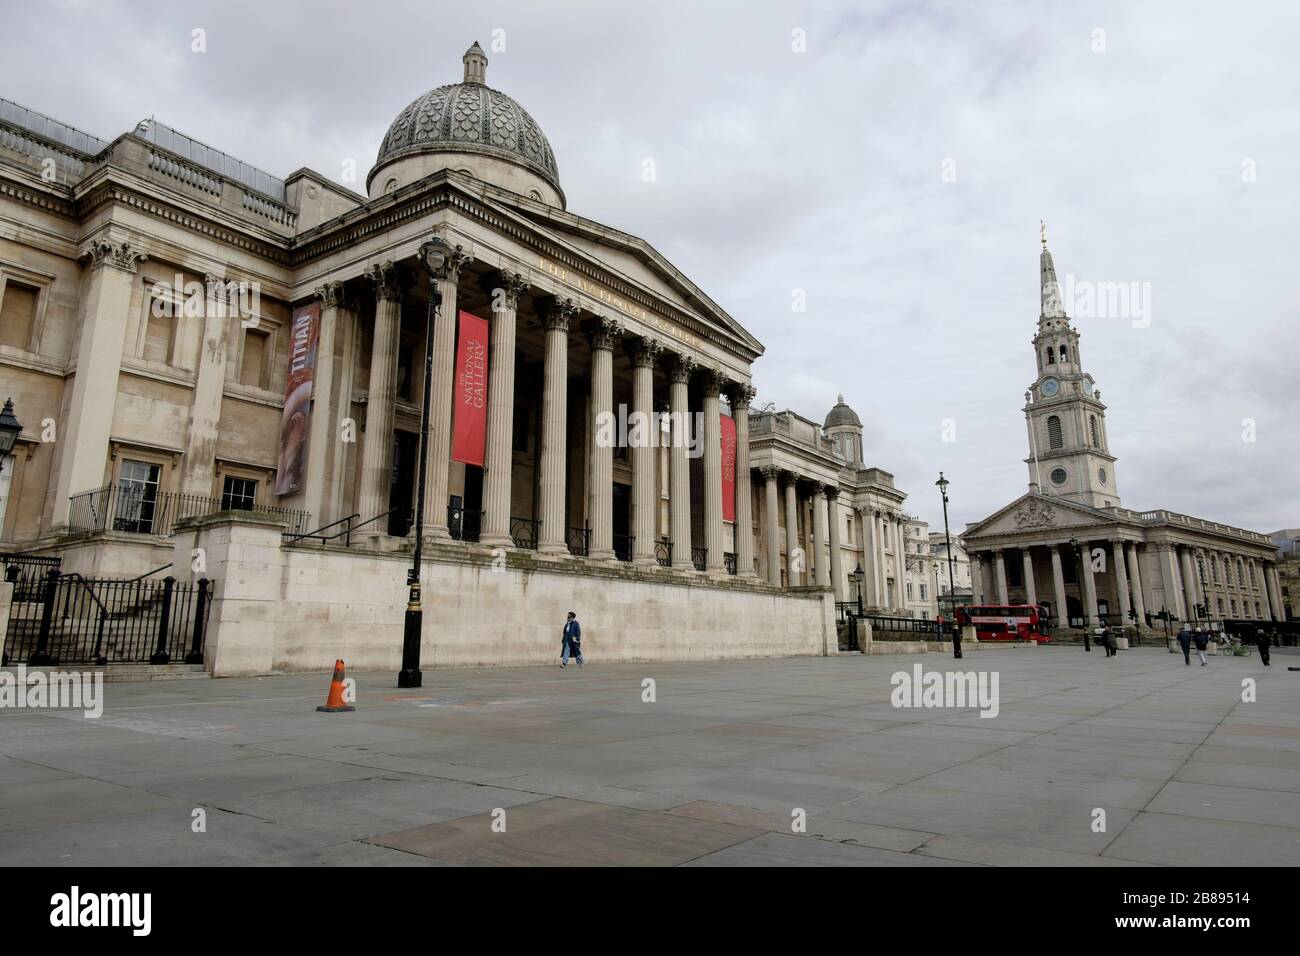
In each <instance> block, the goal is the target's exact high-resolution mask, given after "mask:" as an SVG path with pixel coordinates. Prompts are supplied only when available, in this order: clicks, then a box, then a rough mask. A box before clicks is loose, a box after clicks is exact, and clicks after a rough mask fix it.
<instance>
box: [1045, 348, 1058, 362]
mask: <svg viewBox="0 0 1300 956" xmlns="http://www.w3.org/2000/svg"><path fill="white" fill-rule="evenodd" d="M1047 364H1048V365H1055V364H1056V352H1054V351H1053V350H1052V347H1051V346H1050V345H1049V346H1048V347H1047Z"/></svg>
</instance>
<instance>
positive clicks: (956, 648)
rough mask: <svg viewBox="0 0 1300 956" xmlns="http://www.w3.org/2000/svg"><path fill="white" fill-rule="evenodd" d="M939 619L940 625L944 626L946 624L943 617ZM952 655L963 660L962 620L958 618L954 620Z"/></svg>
mask: <svg viewBox="0 0 1300 956" xmlns="http://www.w3.org/2000/svg"><path fill="white" fill-rule="evenodd" d="M939 621H940V624H939V627H940V628H943V627H944V626H945V624H944V623H943V618H940V619H939ZM952 656H953V657H954V658H956V659H957V660H961V621H958V620H954V621H953V622H952Z"/></svg>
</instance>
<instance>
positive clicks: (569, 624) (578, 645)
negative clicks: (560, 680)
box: [560, 611, 586, 667]
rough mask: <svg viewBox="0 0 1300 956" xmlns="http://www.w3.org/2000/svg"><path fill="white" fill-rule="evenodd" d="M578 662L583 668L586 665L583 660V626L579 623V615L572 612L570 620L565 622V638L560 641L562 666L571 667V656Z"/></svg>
mask: <svg viewBox="0 0 1300 956" xmlns="http://www.w3.org/2000/svg"><path fill="white" fill-rule="evenodd" d="M570 654H572V655H573V659H574V660H576V661H577V662H578V666H579V667H581V666H582V665H583V664H585V663H586V661H584V660H583V659H582V625H581V624H579V623H578V615H576V614H574V613H573V612H572V611H570V612H569V617H568V620H566V621H565V622H564V631H563V636H562V637H561V640H560V666H561V667H568V666H569V655H570Z"/></svg>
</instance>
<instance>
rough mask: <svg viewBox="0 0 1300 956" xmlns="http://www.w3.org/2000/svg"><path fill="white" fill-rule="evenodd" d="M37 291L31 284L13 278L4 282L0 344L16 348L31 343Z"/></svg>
mask: <svg viewBox="0 0 1300 956" xmlns="http://www.w3.org/2000/svg"><path fill="white" fill-rule="evenodd" d="M37 293H38V290H36V289H33V288H32V287H31V286H25V285H19V284H18V283H17V282H14V281H13V280H10V281H9V282H6V283H5V287H4V301H3V302H0V345H12V346H13V347H14V348H16V349H26V348H28V347H29V346H30V345H31V341H32V324H33V323H34V322H35V321H36V296H37Z"/></svg>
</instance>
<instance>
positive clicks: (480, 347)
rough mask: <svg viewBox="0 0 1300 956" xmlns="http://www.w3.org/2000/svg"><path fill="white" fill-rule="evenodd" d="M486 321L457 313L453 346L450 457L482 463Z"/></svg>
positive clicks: (471, 462) (470, 463)
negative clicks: (457, 340)
mask: <svg viewBox="0 0 1300 956" xmlns="http://www.w3.org/2000/svg"><path fill="white" fill-rule="evenodd" d="M487 377H488V324H487V319H480V318H479V317H478V316H477V315H470V314H469V313H468V312H462V313H460V344H459V345H458V346H457V348H456V394H455V397H454V403H455V408H456V416H455V427H454V429H453V431H452V436H451V457H452V460H453V461H463V462H464V463H465V464H467V465H478V466H479V467H482V466H483V451H484V448H485V446H486V444H487Z"/></svg>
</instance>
